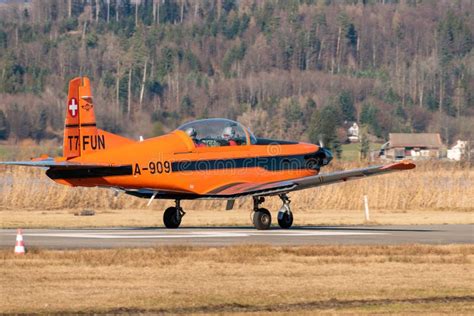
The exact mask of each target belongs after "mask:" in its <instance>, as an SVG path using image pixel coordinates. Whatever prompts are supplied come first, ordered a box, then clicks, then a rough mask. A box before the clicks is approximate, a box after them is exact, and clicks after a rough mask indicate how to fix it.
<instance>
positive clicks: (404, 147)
mask: <svg viewBox="0 0 474 316" xmlns="http://www.w3.org/2000/svg"><path fill="white" fill-rule="evenodd" d="M442 151H443V143H442V142H441V137H440V136H439V134H431V133H416V134H415V133H413V134H409V133H390V134H389V140H388V142H387V143H385V144H383V145H382V148H381V151H380V156H381V157H382V158H385V159H388V160H401V159H413V160H419V159H439V158H441V156H442Z"/></svg>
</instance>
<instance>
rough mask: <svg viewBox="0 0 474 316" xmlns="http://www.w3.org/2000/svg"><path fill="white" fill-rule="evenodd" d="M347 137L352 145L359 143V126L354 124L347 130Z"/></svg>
mask: <svg viewBox="0 0 474 316" xmlns="http://www.w3.org/2000/svg"><path fill="white" fill-rule="evenodd" d="M347 136H348V138H349V141H350V142H351V143H357V142H358V141H359V125H357V123H355V122H354V124H352V126H351V127H349V129H348V130H347Z"/></svg>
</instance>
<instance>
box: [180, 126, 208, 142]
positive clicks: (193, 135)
mask: <svg viewBox="0 0 474 316" xmlns="http://www.w3.org/2000/svg"><path fill="white" fill-rule="evenodd" d="M185 133H186V134H187V135H188V136H189V137H190V138H191V139H192V140H193V142H194V145H195V146H196V147H206V144H203V143H201V142H200V141H198V139H197V138H196V136H197V132H196V129H195V128H194V127H189V128H187V129H186V130H185Z"/></svg>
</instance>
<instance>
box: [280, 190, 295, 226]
mask: <svg viewBox="0 0 474 316" xmlns="http://www.w3.org/2000/svg"><path fill="white" fill-rule="evenodd" d="M279 196H280V199H281V200H282V201H283V205H282V206H281V208H280V210H279V211H278V225H280V227H281V228H284V229H288V228H290V227H291V225H293V213H292V212H291V209H290V202H291V201H290V199H289V198H288V196H287V195H286V194H280V195H279Z"/></svg>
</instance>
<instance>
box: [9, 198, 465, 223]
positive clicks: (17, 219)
mask: <svg viewBox="0 0 474 316" xmlns="http://www.w3.org/2000/svg"><path fill="white" fill-rule="evenodd" d="M168 204H169V205H172V203H171V202H169V203H168ZM183 205H184V206H186V203H183ZM163 210H164V209H161V208H156V207H151V208H150V209H119V210H108V209H104V210H96V214H95V215H94V216H75V215H74V213H77V211H72V210H52V211H35V210H8V211H1V212H0V228H19V227H21V228H51V227H57V228H78V227H130V226H135V227H164V225H163V219H162V218H163ZM250 215H251V214H250V211H249V210H246V209H238V210H233V211H224V205H222V207H221V208H220V209H215V210H192V209H191V210H190V209H187V213H186V216H185V217H184V218H183V221H182V224H181V227H197V226H252V222H251V219H250V218H251V217H250ZM272 216H273V225H277V226H278V224H277V220H276V218H277V209H273V210H272ZM294 216H295V221H294V225H295V226H331V225H361V224H364V225H367V224H368V225H421V224H425V225H427V224H474V214H473V213H472V212H463V211H428V210H425V211H416V210H414V211H402V212H396V211H393V210H377V211H375V210H374V211H373V212H372V213H371V214H370V221H369V222H366V221H365V218H364V213H363V211H362V209H361V210H360V211H354V210H302V209H299V210H294Z"/></svg>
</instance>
